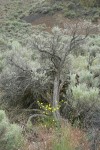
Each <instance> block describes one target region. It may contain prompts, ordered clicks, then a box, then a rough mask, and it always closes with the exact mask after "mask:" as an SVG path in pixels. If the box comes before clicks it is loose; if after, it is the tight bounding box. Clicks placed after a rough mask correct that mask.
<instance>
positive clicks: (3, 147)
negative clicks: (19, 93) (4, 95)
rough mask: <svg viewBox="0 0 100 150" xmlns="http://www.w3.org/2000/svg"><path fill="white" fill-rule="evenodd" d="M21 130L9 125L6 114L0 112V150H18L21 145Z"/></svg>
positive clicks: (16, 126) (14, 125)
mask: <svg viewBox="0 0 100 150" xmlns="http://www.w3.org/2000/svg"><path fill="white" fill-rule="evenodd" d="M21 132H22V130H21V128H20V127H19V126H18V125H16V124H10V123H9V121H8V118H7V117H6V114H5V112H4V111H3V110H0V150H18V149H19V148H21V146H22V145H23V136H22V134H21Z"/></svg>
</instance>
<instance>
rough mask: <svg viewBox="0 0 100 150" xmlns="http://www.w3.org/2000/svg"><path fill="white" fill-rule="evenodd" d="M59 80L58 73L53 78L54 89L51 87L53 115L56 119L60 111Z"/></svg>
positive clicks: (58, 117) (57, 119) (58, 118)
mask: <svg viewBox="0 0 100 150" xmlns="http://www.w3.org/2000/svg"><path fill="white" fill-rule="evenodd" d="M59 81H60V74H59V73H58V74H56V75H55V78H54V89H53V108H54V111H53V115H54V118H55V120H56V121H59V120H60V112H59V109H58V107H59Z"/></svg>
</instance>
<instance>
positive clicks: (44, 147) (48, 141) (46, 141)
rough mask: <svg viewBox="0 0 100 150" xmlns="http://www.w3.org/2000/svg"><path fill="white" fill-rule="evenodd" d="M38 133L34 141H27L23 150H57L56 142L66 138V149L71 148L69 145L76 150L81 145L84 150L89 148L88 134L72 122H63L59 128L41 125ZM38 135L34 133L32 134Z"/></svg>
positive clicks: (64, 144)
mask: <svg viewBox="0 0 100 150" xmlns="http://www.w3.org/2000/svg"><path fill="white" fill-rule="evenodd" d="M33 128H34V127H33ZM36 135H37V137H36V138H33V137H32V139H34V140H33V141H32V140H31V141H29V140H27V141H26V144H25V146H24V147H23V149H22V150H55V149H54V144H59V143H61V140H62V139H64V143H63V146H64V147H65V149H66V150H69V149H68V148H67V146H69V147H70V149H71V150H75V148H77V147H81V149H82V150H89V144H88V142H87V138H86V134H85V133H84V132H83V131H81V130H80V129H78V128H74V127H72V126H71V125H70V124H66V125H65V124H62V126H61V128H59V129H55V128H50V129H47V128H46V127H43V126H39V127H37V131H36ZM36 135H33V134H32V135H31V136H36ZM57 142H58V143H57ZM65 149H64V150H65ZM62 150H63V149H62Z"/></svg>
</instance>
